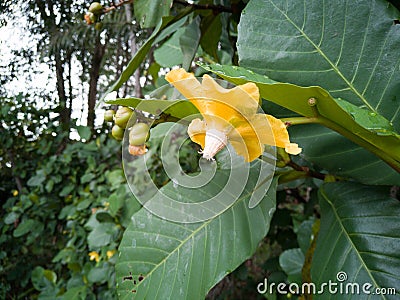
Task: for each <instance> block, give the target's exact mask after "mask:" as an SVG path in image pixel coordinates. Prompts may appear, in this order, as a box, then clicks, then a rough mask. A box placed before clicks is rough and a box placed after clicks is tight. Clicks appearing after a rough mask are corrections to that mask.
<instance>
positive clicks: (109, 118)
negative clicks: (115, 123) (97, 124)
mask: <svg viewBox="0 0 400 300" xmlns="http://www.w3.org/2000/svg"><path fill="white" fill-rule="evenodd" d="M114 115H115V111H114V110H113V109H109V110H106V111H105V113H104V121H106V122H112V120H113V118H114Z"/></svg>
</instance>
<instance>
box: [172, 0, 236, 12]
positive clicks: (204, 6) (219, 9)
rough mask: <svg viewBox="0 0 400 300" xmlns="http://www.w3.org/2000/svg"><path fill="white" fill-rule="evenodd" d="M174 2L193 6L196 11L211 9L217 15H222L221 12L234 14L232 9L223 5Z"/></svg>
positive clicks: (175, 0) (180, 0)
mask: <svg viewBox="0 0 400 300" xmlns="http://www.w3.org/2000/svg"><path fill="white" fill-rule="evenodd" d="M174 2H175V3H178V4H182V5H184V6H191V7H193V8H194V9H210V10H212V11H214V12H217V13H221V12H228V13H233V10H232V8H230V7H226V6H223V5H214V4H196V3H188V2H186V1H184V0H174Z"/></svg>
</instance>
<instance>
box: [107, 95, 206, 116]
mask: <svg viewBox="0 0 400 300" xmlns="http://www.w3.org/2000/svg"><path fill="white" fill-rule="evenodd" d="M107 104H116V105H124V106H130V107H135V108H138V109H140V110H143V111H146V112H148V113H151V114H154V115H159V114H160V112H162V113H164V114H166V115H168V116H171V117H174V118H178V119H183V118H186V117H190V116H191V115H195V114H198V113H199V111H198V110H197V108H196V107H195V106H194V105H193V104H192V103H191V102H190V101H188V100H153V99H151V100H146V99H140V98H120V99H116V100H108V101H107Z"/></svg>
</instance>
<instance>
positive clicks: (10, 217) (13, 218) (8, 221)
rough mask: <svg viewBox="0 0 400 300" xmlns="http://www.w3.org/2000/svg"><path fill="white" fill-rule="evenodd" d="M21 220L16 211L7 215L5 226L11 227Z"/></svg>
mask: <svg viewBox="0 0 400 300" xmlns="http://www.w3.org/2000/svg"><path fill="white" fill-rule="evenodd" d="M18 218H19V214H18V213H16V212H15V211H12V212H10V213H8V214H7V215H6V217H5V218H4V224H7V225H10V224H12V223H14V222H15V221H17V220H18Z"/></svg>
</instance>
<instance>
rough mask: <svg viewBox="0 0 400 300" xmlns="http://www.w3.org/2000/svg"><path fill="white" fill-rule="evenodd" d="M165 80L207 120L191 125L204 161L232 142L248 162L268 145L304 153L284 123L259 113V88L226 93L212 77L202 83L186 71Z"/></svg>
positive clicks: (250, 86) (248, 85)
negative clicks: (291, 139)
mask: <svg viewBox="0 0 400 300" xmlns="http://www.w3.org/2000/svg"><path fill="white" fill-rule="evenodd" d="M165 78H166V80H167V81H168V82H170V83H171V84H172V85H174V86H175V88H176V89H177V90H178V91H179V92H180V93H181V94H182V95H183V96H185V97H186V98H187V99H188V100H189V101H191V102H192V103H193V104H194V105H195V106H196V108H197V109H198V110H199V112H200V113H201V115H202V117H203V120H200V119H194V120H193V121H192V122H191V123H190V125H189V128H188V134H189V136H190V138H191V139H192V141H193V142H195V143H197V144H199V145H200V146H201V147H202V149H203V150H202V152H201V153H202V154H203V157H204V158H206V159H213V157H214V156H215V155H216V154H217V153H218V151H220V150H221V149H223V148H224V147H225V146H226V145H227V143H228V142H230V143H231V145H232V146H233V148H234V149H235V151H236V153H237V154H239V155H241V156H243V157H244V159H245V160H246V161H247V162H250V161H253V160H254V159H256V158H257V157H259V156H260V155H261V154H262V153H263V151H264V145H265V144H267V145H271V146H277V147H281V148H285V151H286V152H287V153H290V154H299V153H300V152H301V148H299V147H298V145H297V144H295V143H290V140H289V134H288V132H287V130H286V126H285V124H284V123H283V122H282V121H281V120H279V119H276V118H274V117H273V116H270V115H266V114H260V113H257V110H258V107H259V99H260V94H259V91H258V87H257V85H256V84H254V83H251V82H250V83H246V84H243V85H239V86H237V87H235V88H232V89H225V88H223V87H221V86H220V85H218V83H216V82H215V81H214V80H213V79H212V78H211V77H210V76H208V75H204V76H203V80H202V82H201V83H200V82H199V81H198V80H197V79H196V78H195V77H194V75H193V74H191V73H187V72H186V71H185V70H184V69H176V70H172V71H170V72H169V73H168V74H167V75H166V76H165Z"/></svg>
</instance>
